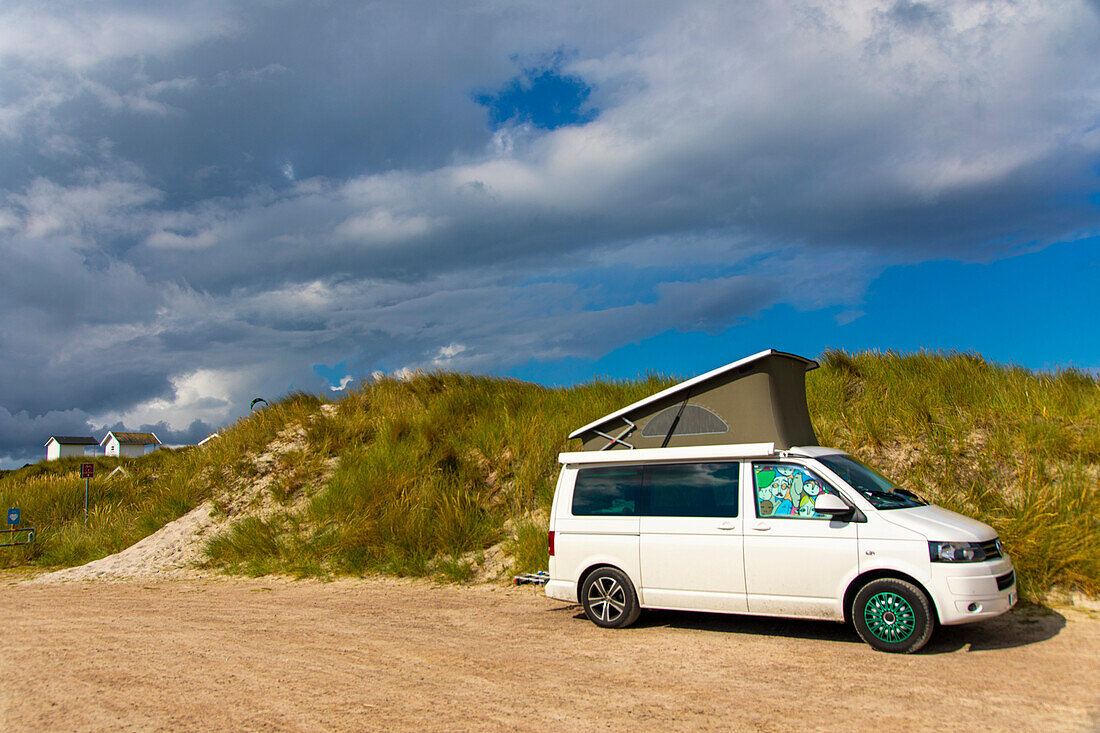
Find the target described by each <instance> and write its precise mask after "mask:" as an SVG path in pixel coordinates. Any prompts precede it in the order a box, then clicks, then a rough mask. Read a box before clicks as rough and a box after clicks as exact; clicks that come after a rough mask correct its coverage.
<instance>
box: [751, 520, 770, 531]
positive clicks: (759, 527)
mask: <svg viewBox="0 0 1100 733" xmlns="http://www.w3.org/2000/svg"><path fill="white" fill-rule="evenodd" d="M752 528H753V529H754V530H755V531H757V532H767V531H768V530H769V529H771V528H772V526H771V525H770V524H768V523H767V522H757V523H756V524H754V525H752Z"/></svg>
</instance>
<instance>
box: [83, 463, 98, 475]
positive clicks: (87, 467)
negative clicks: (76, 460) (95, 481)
mask: <svg viewBox="0 0 1100 733" xmlns="http://www.w3.org/2000/svg"><path fill="white" fill-rule="evenodd" d="M94 473H95V464H94V463H81V464H80V478H91V477H92V474H94Z"/></svg>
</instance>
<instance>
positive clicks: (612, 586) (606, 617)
mask: <svg viewBox="0 0 1100 733" xmlns="http://www.w3.org/2000/svg"><path fill="white" fill-rule="evenodd" d="M581 605H582V606H583V607H584V615H585V616H587V617H588V620H589V621H591V622H592V623H594V624H596V625H597V626H602V627H603V628H605V629H621V628H623V627H626V626H630V624H632V623H634V622H635V621H637V620H638V616H639V615H640V614H641V612H642V607H641V606H640V605H638V594H637V593H636V592H635V591H634V584H633V583H631V582H630V578H628V577H626V573H624V572H623V571H622V570H619V569H618V568H610V567H608V568H597V569H596V570H593V571H592V573H591V574H590V575H589V576H588V577H587V578H585V579H584V583H583V584H581Z"/></svg>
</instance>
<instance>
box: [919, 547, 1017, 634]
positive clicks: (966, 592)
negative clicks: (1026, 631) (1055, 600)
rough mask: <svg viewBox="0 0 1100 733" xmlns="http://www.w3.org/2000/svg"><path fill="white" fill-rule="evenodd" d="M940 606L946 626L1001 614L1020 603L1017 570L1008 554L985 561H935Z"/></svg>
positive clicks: (937, 594) (938, 606)
mask: <svg viewBox="0 0 1100 733" xmlns="http://www.w3.org/2000/svg"><path fill="white" fill-rule="evenodd" d="M932 566H933V568H932V585H933V588H934V590H933V593H934V595H935V599H934V600H935V601H936V610H937V612H938V613H939V618H940V623H941V624H943V625H944V626H951V625H953V624H965V623H970V622H971V621H981V620H982V619H987V618H993V617H994V616H1000V615H1001V614H1002V613H1004V612H1006V611H1008V609H1010V608H1012V607H1013V606H1015V605H1016V602H1017V601H1018V600H1019V594H1018V593H1017V591H1016V573H1015V570H1014V569H1013V567H1012V561H1011V560H1010V559H1009V558H1008V557H1007V556H1006V557H1002V558H998V559H996V560H990V561H989V562H981V563H932Z"/></svg>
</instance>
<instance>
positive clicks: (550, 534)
mask: <svg viewBox="0 0 1100 733" xmlns="http://www.w3.org/2000/svg"><path fill="white" fill-rule="evenodd" d="M546 544H547V547H548V548H549V549H550V557H553V556H554V530H550V531H549V532H547V533H546Z"/></svg>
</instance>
